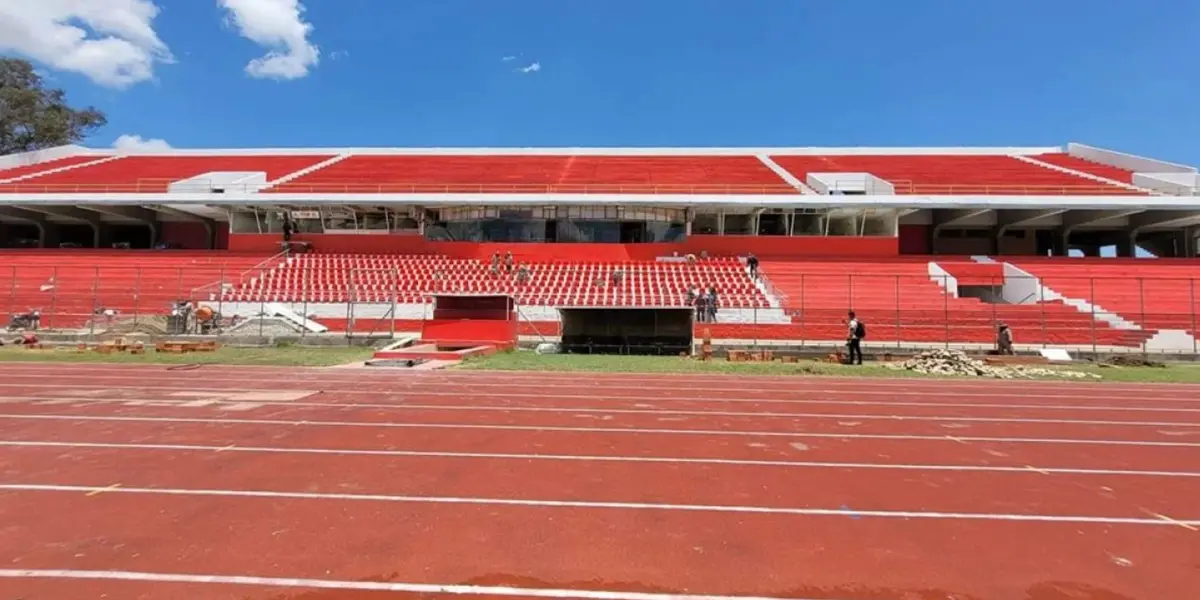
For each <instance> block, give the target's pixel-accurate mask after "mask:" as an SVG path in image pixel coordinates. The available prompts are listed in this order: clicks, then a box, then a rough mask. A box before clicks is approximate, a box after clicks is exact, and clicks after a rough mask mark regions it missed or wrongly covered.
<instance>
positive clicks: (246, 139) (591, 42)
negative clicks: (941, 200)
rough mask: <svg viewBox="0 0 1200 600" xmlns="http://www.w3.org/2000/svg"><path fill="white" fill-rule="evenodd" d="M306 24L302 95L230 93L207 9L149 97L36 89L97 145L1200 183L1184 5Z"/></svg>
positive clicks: (482, 10) (531, 6)
mask: <svg viewBox="0 0 1200 600" xmlns="http://www.w3.org/2000/svg"><path fill="white" fill-rule="evenodd" d="M147 1H148V0H147ZM303 4H304V6H305V8H306V10H305V12H304V13H303V15H302V16H303V19H304V20H305V21H306V22H308V23H309V24H311V26H312V30H311V32H310V33H309V41H310V42H311V43H313V44H315V45H316V46H319V47H320V50H321V59H320V62H319V64H317V65H316V66H315V67H313V68H311V69H310V70H309V71H308V74H307V75H306V76H304V77H301V78H297V79H292V80H286V81H276V80H270V79H258V78H252V77H249V76H247V74H246V73H245V72H244V67H245V66H246V63H247V62H248V61H249V60H251V59H253V58H255V57H258V56H261V55H262V54H263V52H264V50H263V48H262V47H261V46H260V45H257V44H255V43H254V42H252V41H250V40H248V39H245V37H241V36H239V35H238V32H237V31H235V30H234V29H235V28H234V27H233V26H231V25H230V24H225V23H223V19H224V16H223V11H222V10H221V9H220V8H219V7H218V6H217V3H216V2H215V1H212V0H157V6H158V7H160V8H161V12H160V13H159V14H158V16H157V17H156V18H154V19H153V28H154V31H155V32H156V33H157V36H158V38H160V39H161V41H162V43H163V44H165V45H166V46H167V47H168V48H169V52H170V54H171V55H172V56H173V57H174V62H173V63H171V64H157V65H155V66H154V76H153V79H152V80H149V81H146V82H142V83H137V84H135V85H131V86H128V87H126V88H124V89H114V88H111V87H105V86H102V85H98V84H97V83H95V82H93V81H91V80H89V79H87V78H86V77H84V76H81V75H79V74H75V73H71V72H69V71H68V70H64V69H58V70H56V69H54V68H51V67H46V71H47V72H48V73H50V74H51V76H52V77H53V84H55V85H61V86H63V87H65V88H66V89H67V90H68V92H69V93H70V98H71V99H72V100H73V101H75V102H78V103H90V104H94V105H96V106H98V107H99V108H101V109H103V110H104V111H105V112H106V113H107V114H108V116H109V121H110V124H109V126H108V127H107V128H106V129H105V130H104V131H102V132H101V133H99V134H98V135H97V136H95V139H94V140H91V141H90V144H91V145H95V146H106V145H109V144H111V143H112V142H113V140H114V139H115V138H116V137H117V136H118V135H121V134H137V135H141V136H144V137H147V138H162V139H165V140H167V141H168V142H169V143H170V144H172V145H174V146H177V147H239V146H250V147H253V146H743V145H751V146H752V145H777V146H892V145H898V146H905V145H908V146H918V145H1057V144H1063V143H1065V142H1067V141H1080V142H1084V143H1089V144H1093V145H1099V146H1104V147H1110V148H1114V149H1118V150H1123V151H1127V152H1133V153H1138V154H1144V155H1149V156H1153V157H1156V158H1162V159H1166V160H1174V161H1177V162H1185V163H1189V164H1193V165H1196V164H1200V69H1197V68H1196V59H1197V57H1198V56H1200V55H1198V54H1197V52H1196V46H1195V42H1194V41H1192V40H1194V36H1195V34H1196V32H1197V31H1200V2H1189V1H1181V0H1103V1H1096V0H1092V1H1084V0H1007V1H1003V2H998V1H992V0H904V1H899V0H878V1H860V0H836V1H834V0H822V1H810V0H747V1H742V2H735V1H732V0H603V1H600V0H504V1H499V0H304V1H303ZM507 56H515V57H517V59H515V60H509V61H505V60H502V59H503V58H504V57H507ZM533 62H537V63H538V64H540V66H541V70H539V71H536V72H530V73H521V72H519V71H517V69H516V67H518V66H526V65H529V64H532V63H533Z"/></svg>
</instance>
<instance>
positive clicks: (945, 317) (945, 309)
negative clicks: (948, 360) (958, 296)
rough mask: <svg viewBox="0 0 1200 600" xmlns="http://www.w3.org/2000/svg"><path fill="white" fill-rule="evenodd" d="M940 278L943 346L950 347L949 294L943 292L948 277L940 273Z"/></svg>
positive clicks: (947, 284)
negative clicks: (943, 329) (943, 324)
mask: <svg viewBox="0 0 1200 600" xmlns="http://www.w3.org/2000/svg"><path fill="white" fill-rule="evenodd" d="M941 278H942V292H943V294H942V322H943V323H945V337H946V341H945V346H946V348H947V349H949V348H950V294H947V293H944V292H945V291H946V290H947V289H948V287H949V285H950V279H949V277H948V276H946V275H944V274H943V275H941Z"/></svg>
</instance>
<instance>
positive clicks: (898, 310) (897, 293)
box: [896, 275, 904, 350]
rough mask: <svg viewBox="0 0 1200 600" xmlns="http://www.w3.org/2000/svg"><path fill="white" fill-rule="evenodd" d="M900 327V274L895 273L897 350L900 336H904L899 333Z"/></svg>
mask: <svg viewBox="0 0 1200 600" xmlns="http://www.w3.org/2000/svg"><path fill="white" fill-rule="evenodd" d="M901 327H902V325H901V321H900V276H899V275H896V349H897V350H899V349H900V340H901V338H903V337H904V334H903V333H901Z"/></svg>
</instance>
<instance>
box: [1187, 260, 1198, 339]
mask: <svg viewBox="0 0 1200 600" xmlns="http://www.w3.org/2000/svg"><path fill="white" fill-rule="evenodd" d="M1189 243H1190V242H1189ZM1188 288H1189V291H1190V296H1191V298H1192V302H1191V304H1190V305H1189V308H1188V312H1189V313H1191V315H1192V354H1196V336H1197V335H1200V331H1197V330H1196V278H1194V277H1193V278H1191V279H1188Z"/></svg>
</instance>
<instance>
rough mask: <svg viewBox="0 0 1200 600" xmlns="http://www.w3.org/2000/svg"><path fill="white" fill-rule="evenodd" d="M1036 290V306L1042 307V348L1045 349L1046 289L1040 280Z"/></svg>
mask: <svg viewBox="0 0 1200 600" xmlns="http://www.w3.org/2000/svg"><path fill="white" fill-rule="evenodd" d="M1037 286H1038V287H1037V289H1038V306H1040V307H1042V347H1043V348H1045V347H1046V342H1047V334H1046V287H1045V286H1043V285H1042V280H1041V279H1038V280H1037Z"/></svg>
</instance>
